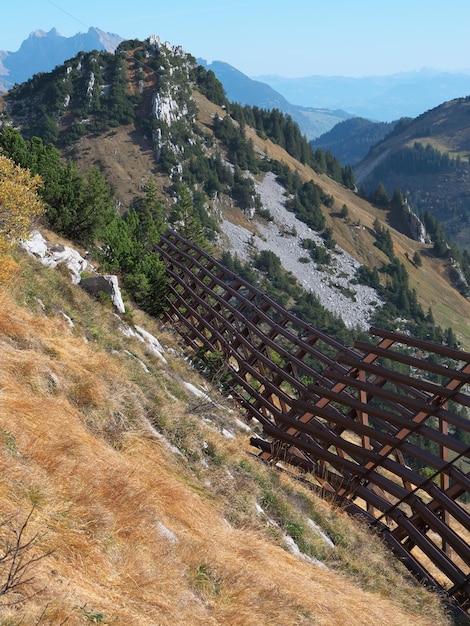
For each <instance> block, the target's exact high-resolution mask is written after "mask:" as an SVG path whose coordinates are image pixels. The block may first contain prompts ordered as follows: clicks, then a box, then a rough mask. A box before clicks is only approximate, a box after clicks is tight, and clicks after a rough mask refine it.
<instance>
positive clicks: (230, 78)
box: [198, 59, 351, 139]
mask: <svg viewBox="0 0 470 626" xmlns="http://www.w3.org/2000/svg"><path fill="white" fill-rule="evenodd" d="M198 63H200V65H203V66H204V67H205V68H206V69H208V70H212V71H213V72H214V74H215V75H216V77H217V78H218V79H219V80H220V82H221V83H222V85H223V86H224V89H225V93H226V94H227V98H228V100H229V101H230V102H238V103H240V104H243V105H245V104H247V105H249V106H257V107H259V108H261V109H279V110H280V111H282V112H283V113H286V114H287V115H290V116H291V117H292V119H293V120H294V122H297V124H298V126H299V128H300V130H301V131H302V133H303V134H304V135H305V136H306V137H307V138H308V139H314V138H315V137H319V136H320V135H322V134H323V133H326V132H327V131H329V130H330V129H331V128H333V126H335V125H336V124H338V123H339V122H342V121H343V120H346V119H348V118H350V117H351V115H350V114H349V113H346V111H342V110H341V109H337V110H335V111H332V110H329V109H325V108H324V107H318V108H314V107H310V106H295V105H293V104H291V103H290V102H289V101H288V100H287V99H286V98H284V96H282V95H281V94H280V93H279V92H277V91H276V90H275V89H273V88H272V87H270V86H269V85H267V84H266V83H263V82H261V81H258V80H253V79H252V78H249V76H247V75H246V74H243V72H240V71H239V70H237V69H236V68H234V67H233V66H232V65H229V64H228V63H224V62H222V61H213V62H212V63H210V64H208V63H207V61H205V60H204V59H198Z"/></svg>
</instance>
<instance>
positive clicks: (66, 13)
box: [47, 0, 89, 30]
mask: <svg viewBox="0 0 470 626" xmlns="http://www.w3.org/2000/svg"><path fill="white" fill-rule="evenodd" d="M47 2H49V4H52V6H54V7H55V8H56V9H59V11H62V13H65V15H68V16H69V17H71V18H72V19H73V20H75V21H76V22H78V23H79V24H81V25H82V26H85V28H86V29H87V30H88V28H89V26H88V25H87V24H85V23H84V22H82V21H81V20H79V19H78V17H75V15H72V14H71V13H68V12H67V11H65V9H63V8H62V7H60V6H59V5H58V4H56V3H55V2H51V0H47Z"/></svg>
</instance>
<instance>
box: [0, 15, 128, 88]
mask: <svg viewBox="0 0 470 626" xmlns="http://www.w3.org/2000/svg"><path fill="white" fill-rule="evenodd" d="M122 40H123V39H122V37H120V36H119V35H116V34H114V33H106V32H104V31H102V30H100V29H99V28H94V27H92V28H89V29H88V32H86V33H77V34H76V35H74V36H73V37H63V36H62V35H61V34H60V33H59V31H58V30H57V29H56V28H52V29H51V30H50V31H49V32H48V33H46V32H45V31H43V30H35V31H33V32H32V33H31V34H30V35H29V37H28V38H27V39H25V40H24V41H23V43H22V44H21V46H20V49H19V50H17V51H16V52H8V51H6V50H1V51H0V75H1V76H2V78H0V91H7V90H8V89H10V88H11V87H12V86H13V85H14V84H15V83H22V82H24V81H26V80H28V78H30V77H31V76H32V75H33V74H36V73H38V72H50V71H51V70H52V69H54V67H56V66H57V65H60V64H62V63H63V62H64V60H65V59H70V58H72V57H74V56H75V55H76V54H77V53H78V52H80V51H82V50H106V51H107V52H114V50H115V49H116V48H117V46H118V45H119V43H120V42H121V41H122Z"/></svg>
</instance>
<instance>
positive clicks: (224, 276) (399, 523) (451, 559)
mask: <svg viewBox="0 0 470 626" xmlns="http://www.w3.org/2000/svg"><path fill="white" fill-rule="evenodd" d="M156 252H157V253H158V254H159V255H160V257H161V259H162V260H163V262H164V263H165V266H166V270H167V275H168V290H169V292H168V308H167V311H166V314H165V315H166V316H167V318H168V320H171V322H172V324H174V326H175V327H176V328H177V330H178V332H179V333H180V334H181V335H182V336H183V337H184V339H185V341H186V342H187V344H189V346H190V347H191V348H192V349H193V350H194V351H197V352H198V354H199V355H200V356H201V358H203V359H204V358H207V357H209V356H210V357H211V358H209V359H208V360H209V361H210V362H211V363H212V366H214V364H218V366H219V367H220V369H221V371H222V373H223V376H224V382H225V383H226V384H227V385H228V387H229V388H230V391H231V393H232V395H233V396H234V397H235V398H236V399H237V400H238V401H239V402H240V403H241V405H242V406H243V407H244V408H245V409H246V411H247V413H248V416H249V417H250V418H256V420H258V421H259V422H260V423H261V424H262V428H263V435H262V436H261V437H253V438H252V439H251V443H252V445H253V446H255V447H257V448H259V450H260V457H261V458H262V459H264V460H265V461H266V462H270V463H273V464H279V465H282V464H290V465H294V466H296V467H298V468H301V470H304V471H305V472H306V473H307V474H308V475H309V480H310V482H311V483H312V486H313V487H314V488H316V489H318V491H319V492H320V493H321V494H324V495H325V494H326V495H328V496H329V497H330V498H331V499H333V500H337V501H339V502H341V503H342V504H343V505H344V506H345V508H346V510H347V511H349V512H351V513H354V514H359V515H361V516H363V517H365V518H366V520H367V521H368V522H369V523H370V524H371V525H372V526H373V527H375V528H376V529H377V530H378V531H380V532H381V533H382V535H383V537H384V538H385V539H386V541H387V542H388V543H389V545H390V546H391V548H392V550H393V551H394V553H395V554H396V555H397V556H398V557H399V558H400V559H401V560H402V562H403V563H404V564H405V565H406V567H407V568H408V569H409V570H410V571H411V572H413V573H414V575H415V576H417V577H418V579H420V580H421V581H422V582H423V583H425V584H426V585H428V586H430V587H433V588H435V589H437V590H438V591H440V592H445V593H446V594H448V597H449V598H450V599H451V601H452V602H453V603H454V605H455V606H456V610H457V612H458V613H459V614H461V615H462V616H463V615H465V616H466V617H468V615H469V611H470V545H469V544H470V471H469V470H470V445H469V442H470V418H469V413H468V411H469V406H470V395H469V382H470V354H469V353H468V352H463V351H460V350H456V349H451V348H448V347H445V346H441V345H437V344H434V343H431V342H427V341H423V340H419V339H416V338H413V337H411V336H408V335H406V334H402V333H398V332H391V331H387V330H383V329H379V328H371V329H370V331H369V333H370V342H371V343H369V342H368V341H367V342H356V343H355V345H354V348H348V347H345V346H344V345H342V344H341V343H339V342H338V341H335V340H334V339H333V338H331V337H329V336H328V335H327V334H324V333H322V332H320V331H319V330H317V329H315V328H314V327H312V326H311V325H309V324H307V323H305V322H303V321H301V320H300V319H299V318H298V317H296V316H295V315H293V314H292V313H290V312H289V311H287V310H285V309H284V308H283V307H282V306H280V305H279V304H277V303H276V302H275V301H274V300H273V299H271V298H269V297H268V296H267V295H266V294H265V293H263V292H262V291H260V290H258V289H257V288H256V287H253V286H252V285H251V284H250V283H248V282H246V281H244V280H243V279H242V278H240V277H239V276H238V275H236V274H234V273H233V272H231V271H230V270H228V269H227V268H225V267H224V266H223V265H221V264H220V263H219V262H217V261H216V260H215V259H214V258H213V257H211V256H210V255H208V254H207V253H206V252H204V251H203V250H201V249H200V248H197V247H195V246H194V245H192V244H191V243H190V242H188V241H186V240H185V239H183V238H181V237H180V236H179V235H178V234H176V233H175V232H173V231H168V232H167V233H166V235H165V236H164V237H162V239H161V241H160V243H159V245H158V246H156ZM351 306H354V305H353V303H352V304H351Z"/></svg>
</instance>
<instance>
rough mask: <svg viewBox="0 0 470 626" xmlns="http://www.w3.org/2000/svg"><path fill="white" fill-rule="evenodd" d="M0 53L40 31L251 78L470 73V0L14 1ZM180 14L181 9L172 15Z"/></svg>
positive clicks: (5, 12) (1, 28) (6, 11)
mask: <svg viewBox="0 0 470 626" xmlns="http://www.w3.org/2000/svg"><path fill="white" fill-rule="evenodd" d="M5 4H6V6H4V7H3V8H2V15H1V21H0V50H8V51H12V52H13V51H16V50H18V48H19V47H20V45H21V42H22V41H23V40H24V39H26V38H27V37H28V35H29V34H30V33H31V32H32V31H34V30H44V31H46V32H47V31H49V30H50V29H51V28H53V27H55V28H57V30H58V31H59V32H60V34H61V35H63V36H65V37H70V36H71V35H74V34H76V33H77V32H86V30H88V28H89V27H90V26H96V27H98V28H100V29H102V30H104V31H107V32H113V33H117V34H119V35H121V36H122V37H125V38H126V39H131V38H132V39H133V38H137V39H146V38H147V37H148V36H149V35H151V34H156V35H159V36H160V37H161V38H162V39H163V40H164V41H169V42H170V43H171V44H174V45H181V46H182V47H183V48H184V49H185V50H186V52H189V53H191V54H193V55H194V56H196V57H202V58H204V59H206V60H207V61H209V62H210V61H214V60H220V61H225V62H227V63H230V64H231V65H233V66H234V67H236V68H237V69H239V70H240V71H242V72H244V73H245V74H247V75H249V76H258V75H262V74H277V75H280V76H295V77H299V76H310V75H314V74H322V75H336V76H338V75H341V76H368V75H385V74H392V73H396V72H400V71H410V70H419V69H421V68H423V67H433V68H436V69H442V70H451V71H458V70H465V69H466V70H468V68H470V37H469V24H470V0H355V1H354V0H282V1H280V0H199V1H198V0H177V1H176V2H171V3H170V2H169V1H168V0H167V1H166V2H164V1H162V0H80V2H77V1H76V0H75V1H68V0H54V1H52V0H10V1H9V2H8V3H5ZM171 5H173V6H171Z"/></svg>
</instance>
